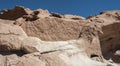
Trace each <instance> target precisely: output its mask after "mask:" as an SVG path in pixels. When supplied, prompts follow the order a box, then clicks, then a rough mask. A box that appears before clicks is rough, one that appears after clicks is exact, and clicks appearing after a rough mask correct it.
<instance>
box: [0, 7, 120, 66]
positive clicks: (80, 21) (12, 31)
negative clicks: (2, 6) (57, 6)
mask: <svg viewBox="0 0 120 66" xmlns="http://www.w3.org/2000/svg"><path fill="white" fill-rule="evenodd" d="M14 12H15V13H14ZM16 14H18V15H17V16H16ZM8 16H11V17H8ZM119 17H120V13H119V11H107V12H103V13H101V14H100V15H98V16H91V17H89V18H87V19H85V18H82V17H80V16H75V15H60V14H57V13H51V14H50V13H49V12H48V11H47V10H42V9H38V10H34V11H31V10H29V9H26V8H24V7H19V6H17V7H15V8H14V9H13V10H4V11H3V12H1V14H0V66H108V65H109V66H110V65H113V66H118V65H119V63H120V60H119V58H120V55H119V50H120V48H119V46H120V43H119V36H120V35H119V22H120V18H119ZM101 28H102V29H103V34H101V33H102V31H101ZM98 33H99V35H98ZM26 34H27V35H26ZM99 36H100V37H99ZM99 39H100V41H99ZM100 42H101V44H100ZM101 50H102V51H101ZM104 58H105V59H104ZM109 59H110V60H111V61H112V62H110V61H108V60H109Z"/></svg>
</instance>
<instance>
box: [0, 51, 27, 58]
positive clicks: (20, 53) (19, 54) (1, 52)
mask: <svg viewBox="0 0 120 66" xmlns="http://www.w3.org/2000/svg"><path fill="white" fill-rule="evenodd" d="M12 54H16V55H17V56H20V57H21V56H23V55H25V54H26V53H25V52H24V51H23V50H15V51H0V55H3V56H7V55H12Z"/></svg>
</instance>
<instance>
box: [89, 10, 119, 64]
mask: <svg viewBox="0 0 120 66" xmlns="http://www.w3.org/2000/svg"><path fill="white" fill-rule="evenodd" d="M90 20H91V21H97V22H103V26H102V30H103V34H100V42H101V49H102V54H103V56H104V58H105V59H107V60H110V59H112V60H113V62H116V63H120V61H119V60H118V58H120V57H119V56H116V55H115V54H116V52H117V51H118V50H120V42H119V39H120V10H115V11H105V12H102V13H101V14H100V15H97V16H94V17H91V18H90ZM116 57H117V58H116Z"/></svg>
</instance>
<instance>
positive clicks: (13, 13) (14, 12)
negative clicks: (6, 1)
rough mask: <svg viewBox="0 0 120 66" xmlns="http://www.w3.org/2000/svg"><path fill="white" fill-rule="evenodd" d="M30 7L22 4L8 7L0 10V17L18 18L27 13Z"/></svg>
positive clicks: (7, 18)
mask: <svg viewBox="0 0 120 66" xmlns="http://www.w3.org/2000/svg"><path fill="white" fill-rule="evenodd" d="M27 11H29V10H28V9H25V8H23V7H21V6H16V7H15V8H14V9H11V10H10V9H6V10H3V11H1V12H0V18H1V19H6V20H16V19H18V18H20V17H22V16H23V15H27V14H28V13H27Z"/></svg>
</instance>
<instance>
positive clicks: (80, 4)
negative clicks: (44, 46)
mask: <svg viewBox="0 0 120 66" xmlns="http://www.w3.org/2000/svg"><path fill="white" fill-rule="evenodd" d="M15 5H21V6H24V7H27V8H30V9H32V10H35V9H38V8H42V9H47V10H49V11H50V12H57V13H60V14H74V15H80V16H83V17H87V16H89V15H96V14H98V13H99V12H101V11H106V10H120V0H0V10H2V9H6V8H9V9H11V8H13V7H14V6H15Z"/></svg>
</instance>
